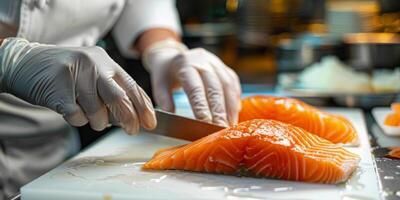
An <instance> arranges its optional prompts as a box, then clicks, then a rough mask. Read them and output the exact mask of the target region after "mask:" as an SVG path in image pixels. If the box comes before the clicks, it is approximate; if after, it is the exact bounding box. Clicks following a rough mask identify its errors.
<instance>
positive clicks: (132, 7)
mask: <svg viewBox="0 0 400 200" xmlns="http://www.w3.org/2000/svg"><path fill="white" fill-rule="evenodd" d="M151 28H167V29H171V30H172V31H174V32H176V33H178V34H180V33H181V27H180V22H179V16H178V11H177V9H176V5H175V0H127V1H126V4H125V7H124V9H123V11H122V13H121V15H120V18H119V19H118V20H117V22H116V24H115V27H114V28H113V30H112V34H113V37H114V39H115V41H116V44H117V46H118V48H119V50H120V51H121V53H122V54H123V55H124V56H126V57H130V58H137V57H138V52H136V51H135V50H134V49H132V44H133V42H134V41H135V40H136V38H137V37H138V36H139V35H140V34H141V33H143V32H144V31H146V30H148V29H151Z"/></svg>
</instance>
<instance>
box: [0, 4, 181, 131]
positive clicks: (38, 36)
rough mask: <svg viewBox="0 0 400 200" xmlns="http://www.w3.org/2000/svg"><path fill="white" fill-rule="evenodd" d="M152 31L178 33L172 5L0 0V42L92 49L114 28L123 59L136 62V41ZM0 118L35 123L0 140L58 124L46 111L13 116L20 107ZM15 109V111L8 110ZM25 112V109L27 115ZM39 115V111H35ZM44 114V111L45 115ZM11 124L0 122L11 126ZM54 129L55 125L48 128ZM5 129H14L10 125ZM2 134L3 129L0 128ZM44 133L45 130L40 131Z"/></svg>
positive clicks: (5, 108)
mask: <svg viewBox="0 0 400 200" xmlns="http://www.w3.org/2000/svg"><path fill="white" fill-rule="evenodd" d="M151 28H168V29H170V30H172V31H175V32H177V33H178V34H179V33H180V32H181V31H180V25H179V18H178V14H177V11H176V6H175V1H174V0H1V2H0V37H9V36H17V37H23V38H26V39H27V40H29V41H31V42H39V43H45V44H56V45H61V46H93V45H95V44H96V42H97V41H98V40H99V38H101V37H103V36H104V35H105V34H106V33H107V32H108V31H110V30H111V29H112V34H113V36H114V39H115V41H116V44H117V46H118V48H119V50H120V51H121V52H122V54H124V55H125V56H127V57H135V56H137V53H136V52H135V51H134V50H133V49H132V48H131V47H132V44H133V42H134V41H135V39H136V38H137V37H138V36H139V35H140V34H141V33H142V32H144V31H146V30H148V29H151ZM2 95H4V94H1V95H0V117H1V116H2V113H3V116H4V113H6V115H9V116H13V117H17V118H18V117H21V118H23V119H24V120H25V121H29V120H26V119H27V118H32V120H33V121H36V124H33V125H32V126H31V127H29V126H28V125H26V126H27V128H25V129H24V130H25V132H24V133H22V131H19V129H22V128H19V129H10V130H17V132H18V131H19V132H21V133H20V134H18V133H15V131H8V130H6V129H4V128H3V130H6V131H5V132H7V133H2V132H4V131H1V130H0V138H1V136H2V135H3V136H4V134H6V135H7V134H8V136H13V135H15V136H17V135H27V134H28V135H29V134H30V133H29V130H33V132H38V130H37V129H36V128H37V127H38V126H37V125H38V124H39V125H40V127H46V126H48V124H47V125H46V124H44V125H43V124H40V123H42V122H43V123H44V122H46V121H48V120H47V119H57V118H60V116H55V115H56V114H55V113H52V112H50V111H47V113H48V115H41V116H40V117H42V119H44V120H35V119H33V118H35V115H36V114H35V113H33V114H31V115H29V114H28V115H29V117H27V116H21V114H18V115H11V113H16V112H17V110H18V109H14V108H15V107H18V105H14V106H12V105H10V104H9V103H8V104H6V105H5V104H1V99H2V97H1V96H2ZM10 106H11V107H13V108H10ZM25 112H26V113H28V112H29V110H25ZM33 112H37V110H35V111H33ZM45 113H46V112H45ZM12 121H15V122H16V121H18V120H16V119H13V120H6V122H5V120H1V119H0V127H4V126H2V124H4V123H12ZM52 124H54V123H52ZM7 127H13V124H11V125H10V124H8V125H7ZM0 129H1V128H0ZM40 132H43V129H41V130H40Z"/></svg>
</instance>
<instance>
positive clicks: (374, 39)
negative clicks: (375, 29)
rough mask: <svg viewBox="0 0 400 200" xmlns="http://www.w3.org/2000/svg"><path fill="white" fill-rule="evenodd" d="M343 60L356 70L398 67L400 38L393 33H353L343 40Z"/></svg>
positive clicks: (399, 63)
mask: <svg viewBox="0 0 400 200" xmlns="http://www.w3.org/2000/svg"><path fill="white" fill-rule="evenodd" d="M343 43H344V59H345V60H346V61H347V63H348V64H349V65H350V66H352V67H354V68H355V69H358V70H367V71H368V70H373V69H378V68H391V69H393V68H395V67H399V66H400V37H399V35H398V34H394V33H354V34H348V35H346V36H345V37H344V39H343Z"/></svg>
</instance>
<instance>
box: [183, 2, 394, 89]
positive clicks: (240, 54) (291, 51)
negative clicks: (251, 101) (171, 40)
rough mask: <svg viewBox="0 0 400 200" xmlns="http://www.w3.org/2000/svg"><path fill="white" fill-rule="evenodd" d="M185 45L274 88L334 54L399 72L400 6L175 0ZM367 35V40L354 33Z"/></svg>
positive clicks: (361, 66) (360, 66)
mask: <svg viewBox="0 0 400 200" xmlns="http://www.w3.org/2000/svg"><path fill="white" fill-rule="evenodd" d="M178 8H179V12H180V15H181V20H182V27H183V33H184V41H185V43H186V44H187V45H189V46H190V47H203V48H206V49H208V50H210V51H212V52H214V53H215V54H217V55H219V56H220V57H221V59H222V60H223V61H224V62H225V63H226V64H227V65H229V66H230V67H232V68H233V69H234V70H235V71H236V72H237V73H238V74H239V75H240V77H241V80H242V82H243V83H270V84H275V83H277V82H276V81H277V77H278V76H277V74H278V73H281V72H298V71H301V70H303V69H305V68H307V67H308V66H310V65H312V64H314V63H315V62H319V61H321V58H323V57H326V56H328V55H334V56H336V57H338V58H339V59H341V60H342V61H343V62H344V63H345V64H347V65H349V66H350V67H352V68H354V69H357V70H364V71H371V70H372V69H376V68H389V69H394V68H395V67H396V66H400V49H399V48H400V47H399V35H398V34H399V31H400V1H398V0H379V1H377V0H358V1H355V0H352V1H346V0H203V1H195V0H178ZM356 33H363V34H356Z"/></svg>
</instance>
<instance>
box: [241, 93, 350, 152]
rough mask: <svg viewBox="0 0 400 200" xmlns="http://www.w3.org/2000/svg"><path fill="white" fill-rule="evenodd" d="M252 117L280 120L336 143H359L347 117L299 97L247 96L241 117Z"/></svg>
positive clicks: (243, 103)
mask: <svg viewBox="0 0 400 200" xmlns="http://www.w3.org/2000/svg"><path fill="white" fill-rule="evenodd" d="M250 119H273V120H278V121H281V122H285V123H289V124H292V125H294V126H298V127H300V128H303V129H305V130H307V131H308V132H310V133H313V134H315V135H318V136H320V137H322V138H325V139H327V140H329V141H331V142H333V143H342V144H347V145H357V144H358V135H357V132H356V130H355V128H354V127H353V126H352V124H351V123H350V122H349V121H348V120H347V119H346V118H344V117H342V116H340V115H334V114H330V113H327V112H323V111H321V110H319V109H317V108H316V107H313V106H311V105H308V104H306V103H304V102H302V101H300V100H297V99H291V98H286V97H273V96H261V95H259V96H251V97H247V98H245V99H243V100H242V110H241V111H240V113H239V121H246V120H250Z"/></svg>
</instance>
